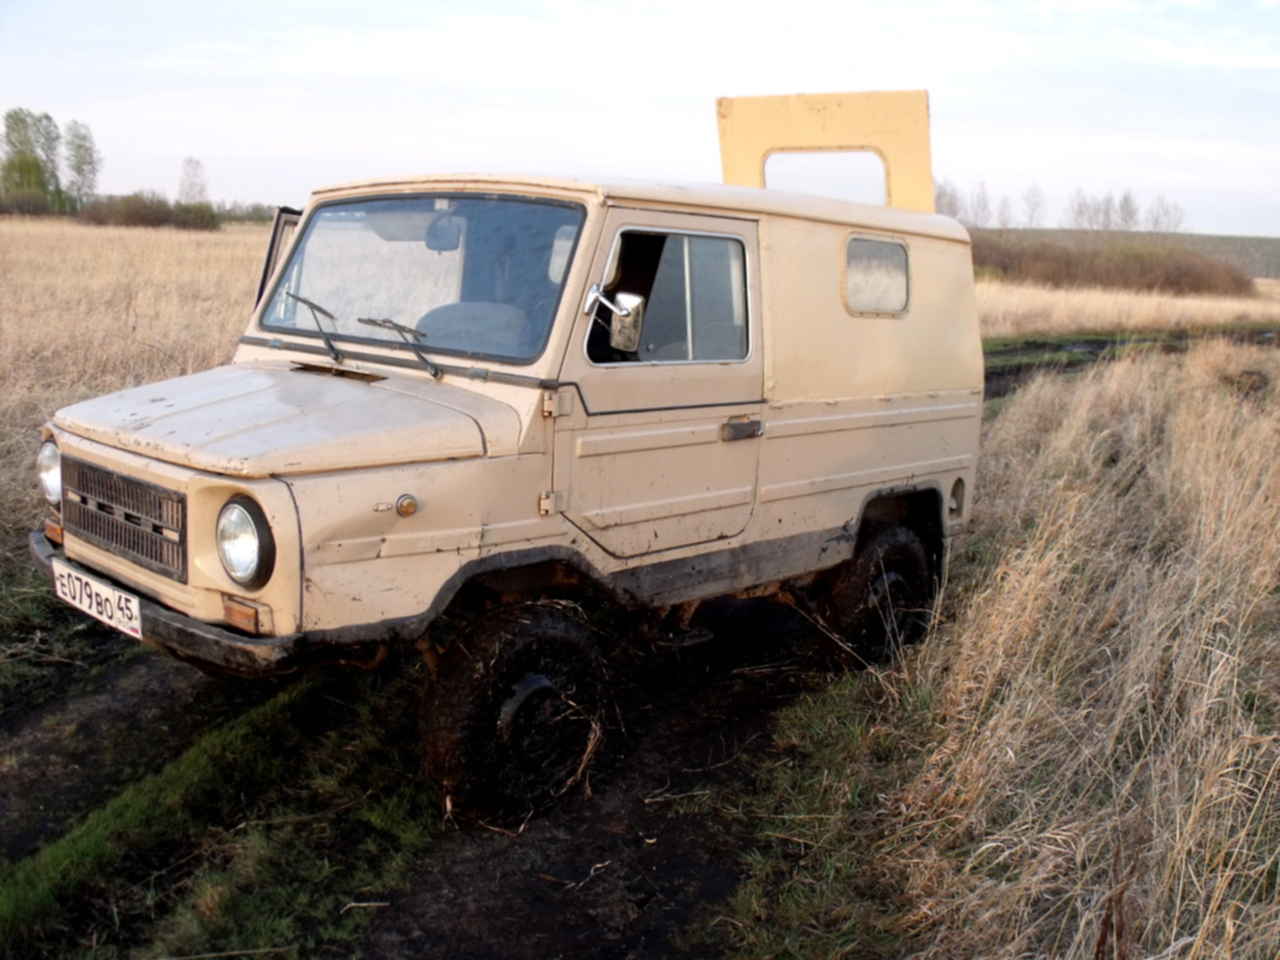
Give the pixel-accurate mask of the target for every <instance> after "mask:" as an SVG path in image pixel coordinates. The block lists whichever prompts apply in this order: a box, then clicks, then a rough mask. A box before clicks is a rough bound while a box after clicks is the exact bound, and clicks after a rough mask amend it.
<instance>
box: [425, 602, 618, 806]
mask: <svg viewBox="0 0 1280 960" xmlns="http://www.w3.org/2000/svg"><path fill="white" fill-rule="evenodd" d="M596 639H597V634H596V632H595V630H594V629H593V628H592V627H591V626H590V625H589V624H588V623H587V621H586V617H585V615H583V613H582V611H581V610H580V609H579V608H578V607H577V606H576V605H574V604H571V603H566V602H556V601H544V602H541V603H530V604H521V605H518V606H513V607H504V608H500V609H498V610H497V611H494V612H490V613H487V614H484V615H483V616H479V617H477V618H476V619H475V620H473V621H471V623H470V624H469V625H468V629H467V630H466V635H465V636H458V637H457V638H455V639H453V640H452V641H451V643H450V646H449V648H448V649H446V650H445V651H444V652H443V654H442V655H441V656H440V657H439V659H438V661H437V663H436V667H435V670H434V671H432V674H433V675H432V676H431V677H429V679H428V681H427V686H426V689H425V690H424V692H423V698H422V729H423V748H424V761H425V767H426V771H427V775H428V776H430V777H431V778H432V779H434V780H436V781H437V782H438V783H439V784H440V785H441V787H442V789H443V790H444V792H445V796H446V798H448V799H449V801H451V802H452V803H453V804H457V805H462V806H465V807H471V808H480V809H491V810H494V811H496V812H503V813H514V814H519V813H523V812H527V811H529V810H536V809H541V808H544V807H546V806H548V805H550V804H551V803H553V802H555V801H556V800H557V799H558V798H560V797H562V796H564V795H566V794H568V793H570V792H571V791H573V790H574V789H576V788H580V787H582V786H585V785H586V784H587V782H588V781H587V777H588V775H589V771H590V767H591V762H592V760H593V759H594V758H595V757H596V754H597V752H598V751H599V749H600V746H601V744H602V743H603V739H604V711H605V704H606V700H607V697H606V678H605V672H604V668H603V665H602V663H601V660H600V657H599V655H598V653H597V643H596Z"/></svg>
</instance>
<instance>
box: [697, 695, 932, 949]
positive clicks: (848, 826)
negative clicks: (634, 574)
mask: <svg viewBox="0 0 1280 960" xmlns="http://www.w3.org/2000/svg"><path fill="white" fill-rule="evenodd" d="M883 679H884V678H883V675H882V674H881V673H880V672H879V671H877V670H867V671H864V672H862V673H859V674H856V675H851V676H848V677H845V678H843V679H841V680H840V681H838V682H837V683H835V684H834V685H833V686H831V687H829V688H828V689H826V690H824V691H822V692H820V693H816V694H812V695H810V696H808V697H805V698H803V699H802V700H800V701H797V702H796V703H795V704H793V705H792V706H791V707H789V708H788V709H786V710H785V711H783V712H782V713H781V714H780V715H779V717H778V720H777V726H776V730H775V745H776V749H777V750H778V754H779V756H778V760H777V762H776V763H773V764H771V765H768V766H766V767H765V768H764V770H763V772H762V775H761V778H760V781H759V784H758V789H757V791H756V793H755V794H754V795H753V796H752V797H750V798H748V799H747V800H746V801H745V803H744V806H745V808H746V811H747V815H748V816H749V817H750V818H751V819H752V820H754V821H755V822H756V823H758V824H759V825H760V826H759V827H758V829H757V841H756V845H755V846H754V847H753V848H752V849H750V850H748V851H746V852H745V853H744V857H743V864H744V867H745V872H746V878H745V880H744V881H743V882H742V883H741V884H740V885H739V887H738V889H737V890H736V891H735V892H734V894H733V896H732V898H731V899H730V901H729V903H728V904H727V906H726V907H725V908H724V910H723V912H722V913H721V914H720V915H719V916H718V917H715V918H713V919H712V920H711V924H712V927H713V929H715V930H718V931H719V933H720V935H721V937H722V942H721V944H720V946H721V947H722V948H728V949H729V951H730V953H731V954H732V955H734V956H753V957H759V956H769V957H832V956H857V957H865V958H877V957H885V958H888V957H897V956H900V955H901V952H902V948H903V946H904V942H903V940H902V938H901V937H900V935H899V934H898V932H897V931H895V930H894V929H893V928H892V927H891V926H890V925H889V924H888V918H889V917H891V916H892V915H893V914H894V910H893V905H894V898H895V896H896V895H897V893H898V891H897V889H896V888H895V887H894V886H893V884H892V883H890V882H889V881H888V880H887V878H886V877H885V875H884V872H883V871H882V870H880V869H879V868H878V866H877V863H876V858H877V853H876V850H875V848H874V846H873V845H872V844H870V843H868V842H866V838H867V837H869V836H872V835H873V830H874V823H875V821H876V818H877V816H878V810H877V806H878V798H879V797H880V796H881V795H882V794H884V793H886V792H888V791H889V790H891V789H892V788H893V787H894V786H896V785H897V784H898V783H899V782H900V781H901V779H902V778H903V777H904V776H905V775H906V773H907V771H909V770H911V769H913V767H912V763H913V758H915V757H917V756H922V754H921V752H920V750H921V748H920V746H919V745H920V744H921V743H925V742H927V741H928V738H927V736H926V735H925V733H926V731H924V730H922V729H921V727H922V724H923V723H924V722H925V720H926V718H927V716H928V710H929V706H930V703H929V698H928V696H927V693H926V692H921V694H920V695H919V696H917V697H913V696H905V697H900V696H898V695H897V694H895V698H894V700H893V702H886V701H885V699H884V693H885V690H886V689H887V688H886V686H885V685H884V683H883ZM895 686H896V685H895ZM907 689H908V690H910V689H913V688H911V687H909V686H908V687H907ZM848 770H856V771H858V776H857V778H856V779H850V778H845V777H839V776H835V777H833V776H832V775H831V773H832V772H833V771H848ZM837 890H838V891H840V893H839V896H838V897H836V898H833V896H832V891H837Z"/></svg>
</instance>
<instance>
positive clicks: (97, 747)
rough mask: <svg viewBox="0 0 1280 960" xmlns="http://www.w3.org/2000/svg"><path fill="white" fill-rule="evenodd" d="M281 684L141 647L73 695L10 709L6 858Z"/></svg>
mask: <svg viewBox="0 0 1280 960" xmlns="http://www.w3.org/2000/svg"><path fill="white" fill-rule="evenodd" d="M112 639H113V638H104V641H111V640H112ZM274 689H275V686H274V685H271V684H264V683H258V684H238V685H237V684H229V683H224V682H219V681H217V680H214V679H212V678H210V677H206V676H205V675H204V674H202V673H200V672H199V671H197V670H194V669H192V668H191V667H188V666H186V665H185V664H181V663H178V662H177V661H174V660H171V659H169V658H167V657H164V656H161V655H159V654H156V653H152V652H150V651H140V652H139V653H138V654H137V655H135V656H131V657H127V658H126V659H124V660H121V661H117V662H115V663H113V664H111V665H110V666H108V667H107V668H105V669H104V670H102V671H100V672H99V673H97V674H95V675H94V676H93V677H92V678H91V679H89V680H87V681H85V682H83V683H82V684H81V685H80V686H79V689H78V690H77V692H76V693H75V695H74V696H71V697H68V698H64V699H62V700H59V701H55V702H52V703H47V704H45V705H43V706H40V707H38V708H37V709H35V710H34V711H32V712H30V713H28V714H26V715H25V716H16V715H15V716H10V717H8V718H7V719H6V722H5V723H4V724H3V726H0V774H2V776H0V823H3V824H4V829H3V831H0V863H3V862H4V861H5V860H10V861H16V860H19V859H21V858H22V857H25V856H27V855H29V854H31V853H32V852H34V851H35V850H36V849H37V848H39V847H40V846H41V845H42V844H44V843H46V842H47V841H49V840H50V839H52V838H54V837H56V836H58V835H59V834H61V833H62V832H63V831H64V830H65V829H66V828H67V827H68V826H69V825H70V824H71V823H72V822H73V821H74V820H76V819H78V818H79V817H81V816H83V815H84V814H85V813H86V812H88V811H90V810H92V809H93V808H94V807H96V806H97V805H98V804H100V803H102V802H103V801H104V800H106V799H107V798H109V797H110V796H112V795H113V794H114V793H115V792H116V791H118V790H119V789H120V788H121V787H123V786H124V785H126V784H127V783H129V782H131V781H133V780H136V779H138V778H139V777H142V776H145V775H147V774H149V773H151V772H153V771H155V770H156V769H158V768H159V767H161V766H162V765H163V764H164V763H165V762H167V761H168V760H170V759H172V758H173V757H174V756H175V755H177V754H178V753H179V752H180V751H182V750H183V749H184V748H185V747H186V746H188V745H189V744H190V743H191V742H193V741H194V740H195V739H196V738H198V737H199V736H200V735H201V734H202V733H204V732H205V731H207V730H208V729H209V728H210V727H211V726H212V725H214V724H216V723H217V722H218V721H219V720H220V719H222V718H224V717H227V716H230V715H233V714H235V713H237V712H239V711H241V710H243V709H245V708H246V707H247V706H249V705H251V704H253V703H256V702H259V701H260V700H262V699H263V698H264V697H266V696H268V695H270V693H272V692H274Z"/></svg>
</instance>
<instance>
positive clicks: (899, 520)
mask: <svg viewBox="0 0 1280 960" xmlns="http://www.w3.org/2000/svg"><path fill="white" fill-rule="evenodd" d="M890 527H905V528H907V529H908V530H910V531H911V532H912V533H914V534H915V535H916V536H917V537H919V538H920V542H921V543H922V544H924V548H925V552H926V553H927V554H928V557H929V566H930V572H931V573H932V574H933V576H934V577H935V578H936V579H937V580H938V581H939V582H941V580H942V575H943V564H944V562H945V545H946V540H945V534H944V529H945V528H944V525H943V497H942V490H941V489H940V488H939V487H937V486H933V485H930V486H912V487H893V488H888V489H884V490H877V491H876V492H874V493H873V494H872V495H871V496H870V497H869V498H868V499H867V501H866V503H865V504H864V505H863V507H862V512H861V515H860V516H859V518H858V527H857V529H858V532H857V537H856V544H855V547H854V549H855V551H857V550H860V549H861V548H862V547H863V545H865V544H866V543H868V542H870V541H871V540H872V539H873V538H874V537H875V536H876V535H877V534H879V533H880V532H881V531H883V530H886V529H888V528H890Z"/></svg>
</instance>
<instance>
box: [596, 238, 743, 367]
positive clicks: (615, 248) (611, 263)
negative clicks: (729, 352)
mask: <svg viewBox="0 0 1280 960" xmlns="http://www.w3.org/2000/svg"><path fill="white" fill-rule="evenodd" d="M628 233H647V234H659V235H661V236H666V237H709V238H713V239H720V240H732V241H734V242H736V243H737V244H738V245H739V247H741V248H742V305H743V310H744V314H743V318H742V326H743V330H744V331H745V333H746V336H747V351H746V353H744V354H743V355H742V356H741V357H738V358H736V359H727V360H697V359H694V360H613V361H608V362H604V363H600V362H597V361H595V360H592V359H591V354H590V353H589V352H588V345H589V343H590V341H591V330H592V326H593V325H594V324H595V322H596V319H595V311H596V310H597V309H598V306H599V305H598V304H593V305H592V308H591V316H590V317H589V318H588V322H587V330H586V335H585V336H584V337H583V338H582V356H583V357H584V358H585V359H586V361H587V364H588V365H589V366H591V367H599V368H605V369H626V368H628V367H657V366H664V367H672V366H686V367H687V366H693V365H695V364H696V365H703V366H705V365H707V364H712V365H715V366H718V367H719V366H725V365H729V364H735V365H736V364H745V363H750V362H751V361H752V359H753V358H754V355H755V349H756V343H755V337H753V336H752V335H751V318H752V316H753V315H754V310H755V303H754V300H753V298H752V295H751V281H752V279H753V273H752V263H751V245H750V244H749V243H748V242H747V240H746V238H745V237H743V236H742V235H741V234H737V233H724V232H720V231H715V230H692V229H682V228H666V227H656V226H654V227H649V226H626V227H621V228H620V229H619V230H618V231H617V232H616V233H615V234H614V237H613V242H612V244H611V245H610V247H609V257H608V259H606V260H605V263H604V266H605V269H604V274H603V276H602V277H601V279H602V280H603V279H605V278H612V277H613V276H614V275H615V274H616V273H617V270H618V258H619V256H620V255H621V252H622V238H623V236H624V235H626V234H628ZM688 319H689V318H686V322H688Z"/></svg>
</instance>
